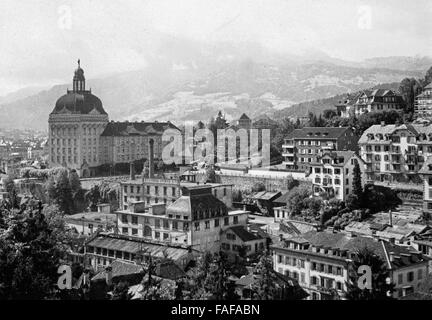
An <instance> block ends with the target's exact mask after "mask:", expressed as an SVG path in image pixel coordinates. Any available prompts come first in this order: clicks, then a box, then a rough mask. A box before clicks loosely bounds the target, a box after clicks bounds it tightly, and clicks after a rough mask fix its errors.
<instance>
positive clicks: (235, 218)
mask: <svg viewBox="0 0 432 320" xmlns="http://www.w3.org/2000/svg"><path fill="white" fill-rule="evenodd" d="M233 223H234V224H238V217H237V216H235V217H234V222H233Z"/></svg>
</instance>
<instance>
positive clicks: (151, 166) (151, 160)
mask: <svg viewBox="0 0 432 320" xmlns="http://www.w3.org/2000/svg"><path fill="white" fill-rule="evenodd" d="M153 145H154V140H153V139H150V140H149V178H153V176H154V173H153V171H154V150H153V149H154V146H153Z"/></svg>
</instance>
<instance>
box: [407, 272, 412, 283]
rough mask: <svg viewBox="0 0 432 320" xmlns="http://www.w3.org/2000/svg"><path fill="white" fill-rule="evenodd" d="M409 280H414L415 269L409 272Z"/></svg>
mask: <svg viewBox="0 0 432 320" xmlns="http://www.w3.org/2000/svg"><path fill="white" fill-rule="evenodd" d="M407 280H408V282H412V281H414V272H413V271H410V272H408V273H407Z"/></svg>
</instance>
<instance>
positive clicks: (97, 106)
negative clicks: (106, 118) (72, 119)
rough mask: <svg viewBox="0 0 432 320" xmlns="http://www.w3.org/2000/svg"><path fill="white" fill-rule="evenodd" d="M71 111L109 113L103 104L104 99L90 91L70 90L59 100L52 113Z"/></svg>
mask: <svg viewBox="0 0 432 320" xmlns="http://www.w3.org/2000/svg"><path fill="white" fill-rule="evenodd" d="M94 110H96V111H94ZM69 112H70V113H75V114H90V113H95V112H97V113H99V114H107V113H106V112H105V110H104V108H103V106H102V101H101V100H100V99H99V98H98V97H96V96H95V95H93V94H92V93H91V92H90V91H80V92H73V91H69V92H68V93H67V94H65V95H63V96H61V97H60V98H59V99H58V100H57V102H56V104H55V108H54V110H53V112H52V113H53V114H59V113H69Z"/></svg>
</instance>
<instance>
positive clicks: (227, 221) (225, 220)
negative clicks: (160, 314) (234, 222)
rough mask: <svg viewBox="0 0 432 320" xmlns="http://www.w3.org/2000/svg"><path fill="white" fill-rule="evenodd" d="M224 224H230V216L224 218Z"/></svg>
mask: <svg viewBox="0 0 432 320" xmlns="http://www.w3.org/2000/svg"><path fill="white" fill-rule="evenodd" d="M224 225H225V226H227V225H229V218H228V217H225V218H224Z"/></svg>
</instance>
